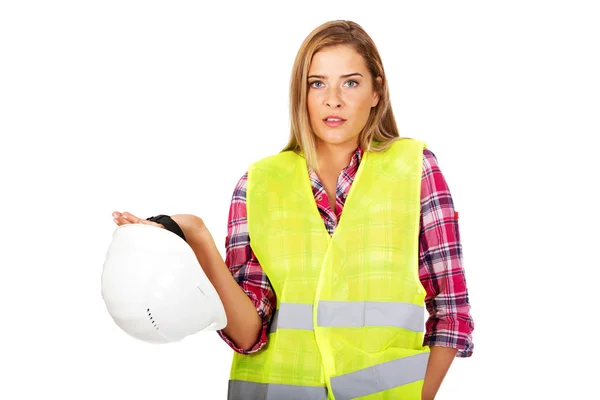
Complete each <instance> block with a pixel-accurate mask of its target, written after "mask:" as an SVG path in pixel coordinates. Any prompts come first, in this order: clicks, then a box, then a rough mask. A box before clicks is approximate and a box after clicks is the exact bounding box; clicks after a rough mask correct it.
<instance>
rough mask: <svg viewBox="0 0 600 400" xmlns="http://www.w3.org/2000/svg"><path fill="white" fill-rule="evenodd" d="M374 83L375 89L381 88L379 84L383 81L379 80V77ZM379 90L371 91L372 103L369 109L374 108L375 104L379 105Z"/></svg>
mask: <svg viewBox="0 0 600 400" xmlns="http://www.w3.org/2000/svg"><path fill="white" fill-rule="evenodd" d="M375 81H376V83H375V86H376V87H377V89H379V88H381V84H382V82H383V79H381V77H380V76H378V77H377V79H375ZM379 97H380V96H379V90H374V91H373V102H372V103H371V108H373V107H375V106H376V105H377V104H379Z"/></svg>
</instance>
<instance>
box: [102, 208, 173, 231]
mask: <svg viewBox="0 0 600 400" xmlns="http://www.w3.org/2000/svg"><path fill="white" fill-rule="evenodd" d="M112 216H113V221H114V222H115V224H117V225H119V226H121V225H125V224H144V225H153V226H157V227H159V228H163V229H165V227H164V226H163V225H162V224H159V223H157V222H154V221H148V220H147V219H143V218H138V217H136V216H135V215H133V214H131V213H129V212H127V211H125V212H123V213H120V212H118V211H115V212H113V213H112Z"/></svg>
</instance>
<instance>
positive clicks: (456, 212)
mask: <svg viewBox="0 0 600 400" xmlns="http://www.w3.org/2000/svg"><path fill="white" fill-rule="evenodd" d="M454 220H455V221H458V211H454Z"/></svg>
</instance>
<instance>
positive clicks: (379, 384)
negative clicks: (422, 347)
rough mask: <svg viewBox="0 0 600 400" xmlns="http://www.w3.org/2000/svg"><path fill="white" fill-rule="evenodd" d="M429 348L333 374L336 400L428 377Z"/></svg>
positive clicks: (387, 388) (352, 397) (347, 398)
mask: <svg viewBox="0 0 600 400" xmlns="http://www.w3.org/2000/svg"><path fill="white" fill-rule="evenodd" d="M428 359H429V352H427V353H421V354H417V355H415V356H410V357H406V358H399V359H397V360H393V361H389V362H386V363H382V364H378V365H375V366H373V367H369V368H365V369H361V370H359V371H355V372H351V373H349V374H345V375H340V376H335V377H333V378H331V389H332V390H333V394H334V396H335V400H351V399H354V398H357V397H361V396H367V395H369V394H373V393H377V392H381V391H382V390H389V389H393V388H395V387H398V386H401V385H406V384H407V383H411V382H415V381H418V380H421V379H424V378H425V370H426V369H427V360H428Z"/></svg>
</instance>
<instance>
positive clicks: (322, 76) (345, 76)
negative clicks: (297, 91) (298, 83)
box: [308, 72, 364, 79]
mask: <svg viewBox="0 0 600 400" xmlns="http://www.w3.org/2000/svg"><path fill="white" fill-rule="evenodd" d="M356 75H358V76H360V77H362V78H364V76H362V74H360V73H358V72H352V73H351V74H346V75H342V76H340V78H349V77H351V76H356ZM310 78H319V79H326V78H327V77H326V76H325V75H311V76H309V77H308V79H310Z"/></svg>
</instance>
